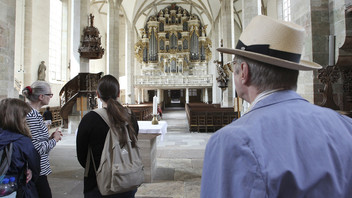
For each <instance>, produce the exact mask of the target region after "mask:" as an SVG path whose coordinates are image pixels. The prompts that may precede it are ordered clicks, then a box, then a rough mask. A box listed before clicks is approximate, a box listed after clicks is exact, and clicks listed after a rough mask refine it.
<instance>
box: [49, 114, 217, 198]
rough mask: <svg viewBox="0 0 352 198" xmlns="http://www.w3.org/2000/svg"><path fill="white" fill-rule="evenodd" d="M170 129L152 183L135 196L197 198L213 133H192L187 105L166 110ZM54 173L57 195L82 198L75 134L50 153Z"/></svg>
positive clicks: (51, 178) (51, 180) (66, 136)
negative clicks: (188, 120) (209, 140)
mask: <svg viewBox="0 0 352 198" xmlns="http://www.w3.org/2000/svg"><path fill="white" fill-rule="evenodd" d="M163 120H165V121H167V123H168V132H167V134H166V135H165V136H164V139H163V141H160V138H159V139H158V144H157V171H156V176H155V178H154V181H153V183H144V184H143V185H142V186H141V187H140V188H139V189H138V191H137V194H136V198H154V197H155V198H156V197H159V198H196V197H199V196H200V180H201V174H202V167H203V155H204V149H205V145H206V143H207V141H208V139H209V137H210V136H211V133H189V132H188V124H187V118H186V113H185V110H184V108H172V109H166V110H165V111H164V114H163ZM50 163H51V167H52V170H53V173H52V174H50V175H49V177H48V179H49V183H50V186H51V190H52V193H53V197H54V198H66V197H67V198H68V197H70V198H81V197H83V171H84V169H83V168H82V167H81V166H80V165H79V163H78V161H77V158H76V147H75V135H74V134H68V133H65V134H64V137H63V140H62V141H60V142H59V143H58V144H57V146H56V147H55V148H54V150H52V151H51V153H50Z"/></svg>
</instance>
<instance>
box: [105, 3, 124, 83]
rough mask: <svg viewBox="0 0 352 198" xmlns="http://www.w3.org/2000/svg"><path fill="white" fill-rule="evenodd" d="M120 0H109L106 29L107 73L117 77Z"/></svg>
mask: <svg viewBox="0 0 352 198" xmlns="http://www.w3.org/2000/svg"><path fill="white" fill-rule="evenodd" d="M121 2H122V1H121V0H110V1H109V8H108V17H107V19H108V21H107V24H108V31H107V49H108V50H107V66H108V68H107V73H108V74H111V75H113V76H115V77H116V78H117V79H119V77H120V75H119V11H120V6H121Z"/></svg>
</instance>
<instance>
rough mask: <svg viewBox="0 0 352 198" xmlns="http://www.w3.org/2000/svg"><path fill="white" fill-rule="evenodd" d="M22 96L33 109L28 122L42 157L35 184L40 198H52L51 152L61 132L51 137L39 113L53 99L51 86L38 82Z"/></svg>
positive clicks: (34, 143)
mask: <svg viewBox="0 0 352 198" xmlns="http://www.w3.org/2000/svg"><path fill="white" fill-rule="evenodd" d="M22 94H23V95H24V96H26V98H27V100H28V104H29V105H30V106H31V107H32V109H31V111H30V112H29V113H28V114H27V117H26V120H27V123H28V126H29V129H30V131H31V134H32V143H33V145H34V148H35V149H36V150H37V152H38V153H39V155H40V176H39V178H38V179H37V181H36V182H35V185H36V187H37V190H38V194H39V197H44V198H51V197H52V194H51V189H50V185H49V182H48V178H47V176H48V175H49V174H50V173H51V168H50V162H49V152H50V151H51V150H52V149H53V148H54V147H55V146H56V143H57V142H58V141H60V140H61V136H62V134H61V131H60V130H59V128H57V129H56V131H55V132H53V133H52V134H51V135H49V129H48V127H47V125H46V124H45V123H44V121H43V117H42V115H41V114H40V113H39V110H40V108H41V107H43V106H45V105H48V104H49V102H50V99H51V98H52V97H53V93H52V92H51V88H50V85H49V84H48V83H47V82H45V81H36V82H34V83H33V84H32V85H31V86H27V87H25V88H24V89H23V90H22Z"/></svg>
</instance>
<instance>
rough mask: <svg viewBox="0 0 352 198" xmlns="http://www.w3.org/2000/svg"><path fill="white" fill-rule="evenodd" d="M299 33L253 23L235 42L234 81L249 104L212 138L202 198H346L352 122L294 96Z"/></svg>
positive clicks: (283, 25) (292, 27) (259, 19)
mask: <svg viewBox="0 0 352 198" xmlns="http://www.w3.org/2000/svg"><path fill="white" fill-rule="evenodd" d="M303 45H304V29H303V28H302V27H300V26H298V25H296V24H293V23H289V22H284V21H278V20H274V19H272V18H269V17H266V16H256V17H254V18H253V20H252V21H251V22H250V24H248V27H247V28H246V29H245V30H244V31H243V33H242V35H241V36H240V38H239V41H238V44H237V46H236V49H227V48H219V49H218V51H220V52H223V53H229V54H234V55H235V58H234V62H233V63H234V81H235V85H236V91H237V93H238V95H239V96H240V97H242V98H243V99H244V100H246V101H247V102H249V103H250V104H251V106H250V110H249V111H248V112H247V113H245V114H244V115H243V116H242V117H241V118H239V119H237V120H236V121H234V122H232V123H231V124H229V125H227V126H225V127H223V128H222V129H220V130H218V131H217V132H216V133H214V135H213V136H212V137H211V138H210V140H209V142H208V144H207V147H206V150H205V156H204V166H203V173H202V183H201V197H202V198H232V197H253V198H257V197H260V198H261V197H285V198H286V197H309V198H311V197H313V198H315V197H316V198H321V197H329V198H330V197H334V198H335V197H339V198H340V197H346V198H347V197H351V196H352V119H350V118H348V117H346V116H343V115H340V114H338V113H336V112H335V111H333V110H331V109H327V108H322V107H319V106H316V105H313V104H311V103H309V102H308V101H306V100H305V99H303V98H302V97H301V96H299V95H298V94H297V93H296V92H295V90H296V87H297V77H298V70H313V69H319V68H321V66H320V65H318V64H316V63H313V62H308V61H303V60H301V53H302V50H303Z"/></svg>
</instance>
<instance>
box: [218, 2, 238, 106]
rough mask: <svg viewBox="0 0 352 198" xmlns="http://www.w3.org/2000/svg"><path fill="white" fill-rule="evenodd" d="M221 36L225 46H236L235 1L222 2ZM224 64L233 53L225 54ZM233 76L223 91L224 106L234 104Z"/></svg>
mask: <svg viewBox="0 0 352 198" xmlns="http://www.w3.org/2000/svg"><path fill="white" fill-rule="evenodd" d="M220 19H221V26H220V32H221V38H222V39H223V44H224V47H227V48H235V31H234V30H235V29H234V13H233V1H232V0H223V1H222V2H221V15H220ZM223 58H224V64H226V63H227V62H229V61H231V60H232V59H233V57H232V55H231V54H224V56H223ZM234 95H235V94H234V92H233V86H232V78H231V76H230V78H229V83H228V88H227V89H226V90H225V91H224V92H223V97H224V98H223V103H222V105H223V106H224V107H230V106H233V98H234Z"/></svg>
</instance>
